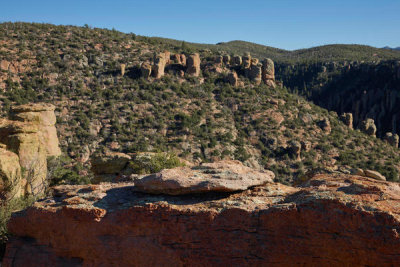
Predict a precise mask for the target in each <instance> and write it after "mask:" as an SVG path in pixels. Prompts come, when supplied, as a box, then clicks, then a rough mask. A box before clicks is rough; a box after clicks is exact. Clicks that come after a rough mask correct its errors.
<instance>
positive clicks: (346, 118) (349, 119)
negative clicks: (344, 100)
mask: <svg viewBox="0 0 400 267" xmlns="http://www.w3.org/2000/svg"><path fill="white" fill-rule="evenodd" d="M340 119H341V120H342V121H343V123H344V124H346V126H347V127H349V128H350V129H353V114H352V113H343V114H342V115H341V116H340Z"/></svg>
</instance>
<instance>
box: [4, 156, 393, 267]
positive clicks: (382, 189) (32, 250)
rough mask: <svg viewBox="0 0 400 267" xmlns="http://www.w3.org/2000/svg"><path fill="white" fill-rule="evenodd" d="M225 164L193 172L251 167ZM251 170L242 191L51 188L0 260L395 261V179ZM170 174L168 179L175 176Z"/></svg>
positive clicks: (14, 228)
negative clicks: (278, 175) (284, 177)
mask: <svg viewBox="0 0 400 267" xmlns="http://www.w3.org/2000/svg"><path fill="white" fill-rule="evenodd" d="M224 164H225V163H219V165H214V166H211V167H210V166H208V167H207V168H208V171H205V172H196V173H195V175H194V176H196V175H197V176H199V175H200V176H201V175H203V174H204V175H205V174H207V175H208V176H207V175H205V178H204V179H205V181H209V180H212V179H220V178H221V176H223V175H222V174H221V173H225V174H227V175H229V173H230V172H233V173H236V174H237V175H245V176H246V175H247V174H248V172H247V169H241V168H240V166H239V165H238V164H237V166H236V167H235V168H233V167H232V166H231V167H229V168H230V169H229V168H227V169H226V170H225V171H224ZM229 164H231V165H232V164H234V162H233V163H232V162H228V165H229ZM193 168H194V167H193ZM179 170H184V169H183V168H182V167H180V169H179ZM193 170H194V169H191V171H193ZM188 172H190V171H189V170H188ZM215 172H217V173H218V174H217V175H216V176H217V177H213V175H212V174H213V173H215ZM173 173H177V174H179V172H173ZM202 173H203V174H202ZM243 173H244V174H243ZM160 175H161V174H159V176H160ZM263 175H264V176H265V177H264V178H262V177H263ZM161 176H162V175H161ZM164 176H165V175H164ZM182 176H184V175H182ZM186 176H187V177H188V179H190V177H192V175H186ZM250 176H251V175H250ZM255 176H256V177H258V178H257V179H256V180H257V181H261V182H260V183H259V184H261V185H258V186H253V185H254V183H253V182H250V183H248V186H250V187H249V188H248V189H244V190H238V191H234V192H216V191H214V190H213V189H212V188H210V190H209V191H208V192H204V191H203V193H197V194H194V193H191V194H184V195H171V194H165V193H164V194H151V193H148V192H151V190H150V191H147V189H146V188H145V187H144V186H142V187H137V186H135V182H136V183H137V181H136V180H134V181H125V182H121V183H102V184H99V185H76V186H72V185H69V186H68V185H64V186H57V187H54V188H53V194H52V196H50V197H47V198H45V199H42V200H40V201H38V202H36V203H35V204H34V206H32V207H30V208H28V209H27V210H23V211H20V212H17V213H15V214H14V215H13V217H12V218H11V220H10V222H9V225H8V227H9V231H10V232H11V233H12V234H13V237H11V239H10V241H9V243H8V244H7V249H6V254H5V257H4V260H3V265H2V266H4V267H11V266H298V265H299V266H300V265H301V266H395V265H397V264H398V263H399V262H400V236H399V233H400V215H399V214H400V186H399V185H398V184H397V183H391V182H387V181H380V180H374V179H371V178H367V177H362V176H356V175H344V174H337V175H336V174H332V175H316V176H314V177H313V178H311V179H310V180H308V181H306V182H305V183H303V184H302V185H300V186H298V187H292V186H286V185H283V184H279V183H274V182H272V181H271V177H270V173H268V172H266V173H264V174H263V173H262V172H260V173H255ZM147 177H148V176H147ZM168 177H169V183H171V179H172V180H173V179H174V178H173V177H174V175H172V174H170V175H169V176H168ZM218 177H219V178H218ZM267 177H268V178H267ZM145 178H146V177H139V178H137V179H139V180H140V179H145ZM153 178H154V177H153ZM197 178H198V177H197ZM197 178H196V179H197ZM135 179H136V178H135ZM147 179H149V178H147ZM181 180H182V178H181ZM250 180H251V179H250ZM157 181H158V182H160V180H157ZM180 183H181V184H182V183H183V182H182V181H180ZM183 184H187V183H183ZM153 193H154V192H153ZM167 193H168V192H167Z"/></svg>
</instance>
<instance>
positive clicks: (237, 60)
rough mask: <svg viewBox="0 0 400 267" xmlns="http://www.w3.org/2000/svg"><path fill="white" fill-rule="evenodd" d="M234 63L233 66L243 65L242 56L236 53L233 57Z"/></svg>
mask: <svg viewBox="0 0 400 267" xmlns="http://www.w3.org/2000/svg"><path fill="white" fill-rule="evenodd" d="M232 65H233V66H241V65H242V57H241V56H238V55H235V56H233V57H232Z"/></svg>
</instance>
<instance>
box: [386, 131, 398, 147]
mask: <svg viewBox="0 0 400 267" xmlns="http://www.w3.org/2000/svg"><path fill="white" fill-rule="evenodd" d="M384 140H385V141H386V142H388V143H389V144H390V145H391V146H394V147H399V135H398V134H392V133H386V134H385V137H384Z"/></svg>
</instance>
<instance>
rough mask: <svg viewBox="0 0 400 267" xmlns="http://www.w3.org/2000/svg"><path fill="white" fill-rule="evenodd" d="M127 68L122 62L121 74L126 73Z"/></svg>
mask: <svg viewBox="0 0 400 267" xmlns="http://www.w3.org/2000/svg"><path fill="white" fill-rule="evenodd" d="M125 68H126V65H125V64H121V76H124V75H125Z"/></svg>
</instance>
